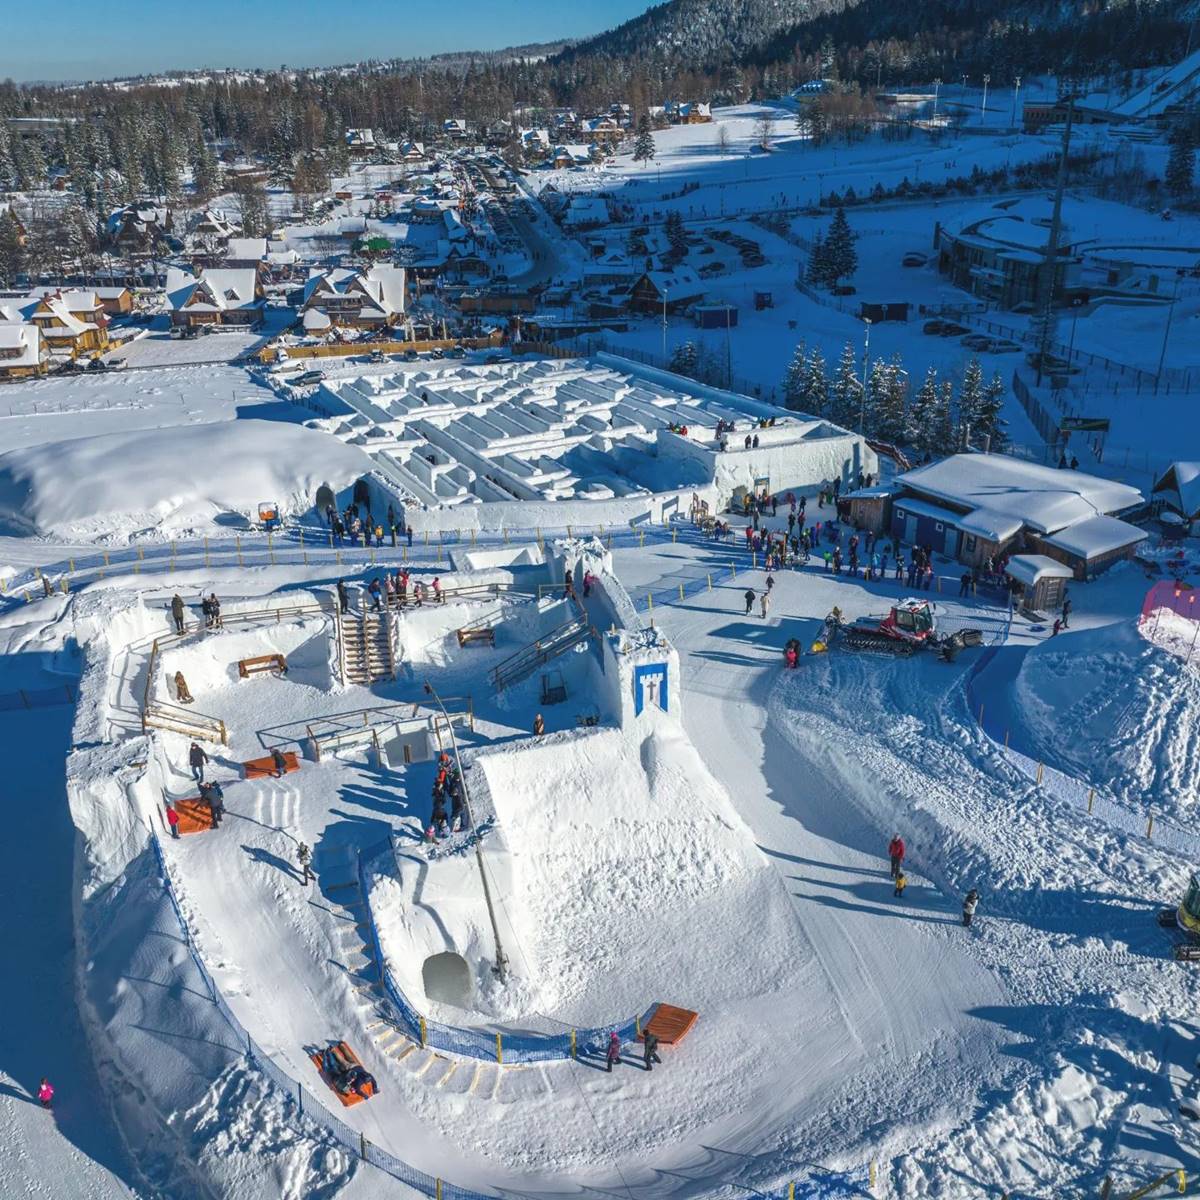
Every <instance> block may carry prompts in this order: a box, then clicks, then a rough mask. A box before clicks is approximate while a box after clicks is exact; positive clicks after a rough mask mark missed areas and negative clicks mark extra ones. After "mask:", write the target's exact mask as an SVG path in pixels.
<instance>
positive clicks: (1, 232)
mask: <svg viewBox="0 0 1200 1200" xmlns="http://www.w3.org/2000/svg"><path fill="white" fill-rule="evenodd" d="M23 242H24V238H23V235H22V233H21V224H20V222H19V221H18V220H17V218H16V217H15V216H14V215H13V212H12V209H11V208H6V209H4V211H3V212H0V279H2V280H3V281H4V282H5V283H6V284H8V285H9V286H10V287H11V286H12V285H13V284H14V283H15V282H16V279H17V276H18V275H20V274H21V273H22V272H23V271H24V270H25V264H26V256H25V246H24V244H23Z"/></svg>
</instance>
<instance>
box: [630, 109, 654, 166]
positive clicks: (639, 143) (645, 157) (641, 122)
mask: <svg viewBox="0 0 1200 1200" xmlns="http://www.w3.org/2000/svg"><path fill="white" fill-rule="evenodd" d="M653 157H654V134H652V133H651V132H650V118H649V117H648V116H647V115H646V114H645V113H642V115H641V116H640V117H639V118H638V124H637V137H636V138H634V141H633V161H634V162H640V163H642V164H643V165H645V164H646V163H648V162H649V161H650V160H651V159H652V158H653Z"/></svg>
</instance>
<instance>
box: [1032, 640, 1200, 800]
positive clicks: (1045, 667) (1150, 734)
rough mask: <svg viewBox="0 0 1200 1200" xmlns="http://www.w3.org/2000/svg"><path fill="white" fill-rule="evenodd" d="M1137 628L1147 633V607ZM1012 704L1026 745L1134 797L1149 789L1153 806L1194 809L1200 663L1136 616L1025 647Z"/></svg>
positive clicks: (1199, 778)
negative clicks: (1134, 620)
mask: <svg viewBox="0 0 1200 1200" xmlns="http://www.w3.org/2000/svg"><path fill="white" fill-rule="evenodd" d="M1187 624H1188V625H1189V626H1190V630H1189V634H1190V633H1194V631H1195V627H1194V625H1191V623H1190V622H1188V623H1187ZM1143 629H1144V630H1145V631H1146V632H1147V633H1148V634H1150V633H1153V630H1154V618H1153V616H1151V618H1150V619H1149V621H1148V622H1147V623H1146V624H1145V626H1143ZM1164 632H1166V622H1165V621H1164V623H1163V626H1162V627H1160V633H1164ZM1012 708H1013V711H1014V713H1016V714H1019V719H1021V720H1022V721H1023V724H1024V729H1023V730H1022V731H1020V733H1019V736H1020V738H1022V739H1023V740H1026V741H1027V743H1028V747H1025V748H1027V750H1028V752H1029V753H1031V754H1034V755H1036V757H1038V758H1040V759H1041V760H1042V761H1044V762H1047V763H1050V764H1051V765H1053V766H1056V767H1058V768H1059V769H1060V770H1063V771H1066V772H1067V773H1068V774H1072V775H1075V776H1076V777H1077V778H1079V779H1083V780H1094V781H1097V782H1100V781H1103V783H1104V784H1105V787H1106V789H1107V790H1110V791H1112V792H1113V793H1114V794H1115V795H1117V796H1120V797H1123V798H1124V799H1126V800H1128V801H1131V802H1133V801H1137V802H1139V803H1140V804H1141V805H1142V806H1144V804H1145V802H1146V801H1148V800H1151V799H1152V800H1153V801H1154V805H1155V808H1156V810H1159V811H1162V809H1164V808H1165V809H1167V810H1173V811H1174V812H1175V813H1176V815H1180V816H1182V815H1184V814H1186V813H1188V812H1190V811H1192V810H1193V808H1194V805H1195V803H1196V794H1197V787H1198V786H1200V672H1197V671H1196V670H1195V669H1190V668H1189V667H1188V665H1187V663H1186V662H1185V661H1183V660H1182V659H1180V658H1179V657H1178V656H1177V655H1175V654H1173V653H1171V652H1170V650H1168V649H1164V648H1163V647H1161V646H1159V645H1157V644H1155V642H1153V641H1151V640H1149V638H1148V637H1143V636H1141V634H1140V633H1139V631H1138V629H1137V628H1136V627H1135V626H1134V625H1132V624H1119V625H1110V626H1106V627H1104V628H1099V629H1088V630H1081V631H1079V632H1078V633H1072V634H1071V635H1070V636H1067V637H1058V638H1050V639H1048V640H1047V641H1044V642H1041V643H1039V644H1038V645H1037V646H1034V647H1032V648H1031V649H1030V650H1029V651H1028V652H1027V653H1026V654H1025V656H1024V659H1023V661H1022V663H1021V667H1020V670H1019V671H1018V672H1017V676H1016V680H1015V682H1014V685H1013V705H1012ZM1017 736H1018V734H1017V733H1014V737H1017Z"/></svg>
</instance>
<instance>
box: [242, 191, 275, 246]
mask: <svg viewBox="0 0 1200 1200" xmlns="http://www.w3.org/2000/svg"><path fill="white" fill-rule="evenodd" d="M237 194H238V201H239V205H240V209H241V216H242V235H243V236H244V237H263V236H265V235H266V233H267V232H268V230H267V194H266V192H264V191H263V189H262V188H261V187H260V186H259V185H258V184H255V183H251V182H249V181H246V180H242V181H240V182H239V187H238V193H237Z"/></svg>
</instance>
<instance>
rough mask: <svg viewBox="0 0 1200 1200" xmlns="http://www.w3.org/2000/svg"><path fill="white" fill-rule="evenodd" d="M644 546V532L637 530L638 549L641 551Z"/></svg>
mask: <svg viewBox="0 0 1200 1200" xmlns="http://www.w3.org/2000/svg"><path fill="white" fill-rule="evenodd" d="M645 545H646V531H645V530H644V529H639V530H638V549H639V550H641V549H642V548H643V547H644V546H645Z"/></svg>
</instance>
